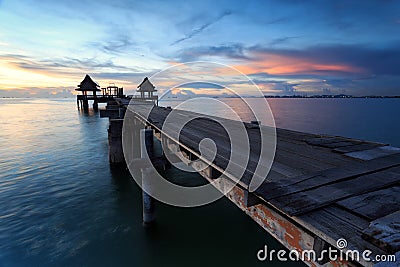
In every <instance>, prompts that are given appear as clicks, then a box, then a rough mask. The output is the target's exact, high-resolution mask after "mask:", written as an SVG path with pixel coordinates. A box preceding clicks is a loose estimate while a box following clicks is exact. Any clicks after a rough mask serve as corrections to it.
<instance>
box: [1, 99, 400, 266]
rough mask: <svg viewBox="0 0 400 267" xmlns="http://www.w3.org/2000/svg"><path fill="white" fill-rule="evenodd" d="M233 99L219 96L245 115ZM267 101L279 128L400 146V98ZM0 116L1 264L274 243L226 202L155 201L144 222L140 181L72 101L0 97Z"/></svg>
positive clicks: (159, 258)
mask: <svg viewBox="0 0 400 267" xmlns="http://www.w3.org/2000/svg"><path fill="white" fill-rule="evenodd" d="M260 100H261V99H250V100H249V101H253V102H254V103H255V105H257V103H256V102H257V101H260ZM237 101H238V100H237V99H227V100H226V103H229V104H230V105H231V106H233V107H235V106H236V107H237V109H238V110H239V112H242V113H243V114H244V115H243V116H244V117H246V112H247V111H246V109H245V108H244V109H242V108H241V106H240V103H238V102H237ZM269 103H270V105H271V108H272V110H273V112H274V115H275V120H276V125H277V126H278V127H282V128H288V129H294V130H300V131H307V132H314V133H326V134H334V135H343V136H348V137H354V138H361V139H367V140H373V141H379V142H384V143H390V144H392V145H395V146H400V116H399V115H400V99H271V100H269ZM165 104H168V105H173V103H172V104H171V103H165ZM212 112H213V113H215V114H216V115H219V112H220V111H218V110H214V111H212ZM248 119H249V120H251V119H252V118H251V116H250V115H249V116H248ZM0 122H1V124H0V144H1V146H0V267H3V266H4V267H6V266H45V267H46V266H217V265H218V266H227V265H230V266H272V265H271V263H268V262H262V263H260V262H258V261H257V259H256V253H257V251H258V250H259V249H261V248H262V247H263V246H264V244H268V247H269V248H270V249H281V248H282V246H281V245H280V244H278V242H277V241H275V240H274V239H273V238H272V237H270V236H269V235H268V234H267V233H266V232H265V231H263V230H262V229H261V227H259V226H258V225H257V224H256V223H255V222H253V221H252V220H251V219H250V218H249V217H247V216H245V215H244V214H243V213H242V212H241V211H240V210H239V209H238V208H236V207H235V206H234V205H233V204H231V203H230V202H229V201H228V200H226V199H221V200H219V201H217V202H215V203H213V204H210V205H207V206H204V207H199V208H191V209H184V208H175V207H171V206H167V205H163V204H158V205H157V217H158V219H157V221H158V224H157V225H156V227H154V228H153V229H147V230H146V229H143V227H142V214H141V212H142V207H141V195H140V191H139V188H138V186H137V185H136V184H135V183H134V182H133V181H132V180H131V179H129V174H128V173H127V172H126V171H125V170H114V169H110V167H109V165H108V154H107V153H108V147H107V130H106V129H107V125H108V120H107V119H100V118H99V115H98V113H93V112H90V113H89V114H82V113H80V112H79V111H78V110H77V109H76V103H75V100H72V99H66V100H44V99H0ZM168 175H170V176H174V177H175V178H176V179H177V180H179V179H182V180H183V179H189V178H190V179H199V177H198V176H197V175H191V176H187V175H183V174H182V173H179V172H176V171H174V170H171V171H169V173H168ZM275 264H276V263H275ZM280 265H281V266H302V264H301V263H285V264H282V263H281V264H280Z"/></svg>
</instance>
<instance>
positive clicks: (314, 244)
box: [104, 98, 400, 266]
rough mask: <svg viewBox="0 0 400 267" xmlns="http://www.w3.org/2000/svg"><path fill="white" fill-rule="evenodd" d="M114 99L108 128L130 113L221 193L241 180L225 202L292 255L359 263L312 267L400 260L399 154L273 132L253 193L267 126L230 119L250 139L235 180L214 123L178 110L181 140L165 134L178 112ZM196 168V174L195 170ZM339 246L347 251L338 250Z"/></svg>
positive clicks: (225, 139)
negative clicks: (330, 252) (212, 149)
mask: <svg viewBox="0 0 400 267" xmlns="http://www.w3.org/2000/svg"><path fill="white" fill-rule="evenodd" d="M115 100H116V103H114V106H112V105H110V107H109V108H108V111H104V112H105V113H104V114H106V113H107V112H108V113H107V114H106V115H105V116H108V117H110V121H111V120H113V119H115V120H120V121H121V118H123V117H121V112H119V113H118V109H115V107H116V106H117V107H118V106H119V107H124V108H128V110H129V111H130V112H132V113H133V114H134V116H135V117H136V118H137V119H138V120H139V121H141V123H143V125H144V126H146V127H147V128H150V129H153V130H154V133H155V136H156V137H157V138H159V139H160V140H161V139H165V138H166V139H167V140H168V142H167V143H168V147H169V148H171V151H178V150H177V149H174V146H175V147H178V148H179V150H180V151H181V152H179V153H181V155H183V156H184V157H185V159H186V163H187V164H188V165H190V164H191V162H192V161H194V159H196V162H203V165H204V166H207V168H201V169H202V171H199V173H200V174H201V175H202V176H203V177H205V178H206V179H207V180H208V181H215V180H216V179H217V180H218V182H217V183H215V185H216V187H217V189H219V190H221V191H223V190H224V188H226V187H227V186H231V185H232V184H235V181H238V183H237V184H236V185H235V186H233V189H232V190H231V191H230V192H228V193H227V194H226V197H228V198H229V199H230V200H231V201H232V202H233V203H235V204H236V205H237V206H238V207H239V208H240V209H241V210H242V211H244V212H245V213H246V214H247V215H249V216H250V217H251V218H252V219H253V220H254V221H256V222H257V223H258V224H259V225H260V226H261V227H263V228H264V229H265V230H266V231H267V232H268V233H270V234H271V235H272V236H274V237H275V238H276V239H277V240H279V241H280V242H281V243H282V244H283V245H284V246H286V247H287V248H288V249H290V250H297V251H299V252H303V251H307V250H314V251H315V252H316V255H317V257H318V255H319V253H321V252H322V250H327V249H328V248H338V246H342V247H339V248H341V251H342V252H344V253H345V252H346V251H349V252H351V251H352V250H357V251H359V252H360V256H359V257H355V256H354V255H353V257H350V258H349V259H348V260H340V259H337V260H332V259H329V258H328V257H323V258H320V259H312V258H311V257H308V259H305V262H306V263H307V264H309V265H312V266H320V265H323V266H357V265H363V266H373V265H374V264H376V263H377V262H372V261H369V260H368V259H365V258H364V257H362V256H361V253H362V252H363V251H366V250H368V251H371V254H368V258H370V259H371V260H373V259H374V258H375V257H376V256H377V255H389V254H391V255H394V254H396V253H397V264H398V261H399V260H400V255H399V251H400V230H399V229H400V207H399V203H400V149H399V148H395V147H391V146H389V145H387V144H381V143H374V142H366V141H362V140H355V139H351V138H344V137H338V136H325V135H317V134H309V133H302V132H296V131H291V130H285V129H276V153H275V158H274V161H273V164H272V167H271V170H270V172H269V174H268V176H267V177H266V179H265V180H264V182H263V183H262V185H261V186H260V187H258V188H257V190H255V191H254V192H251V191H249V183H250V181H251V179H252V177H253V175H254V174H255V173H256V168H257V166H258V165H263V164H264V163H265V164H266V165H267V162H268V160H269V159H263V158H262V155H261V153H260V151H261V149H260V147H259V146H260V139H261V131H260V127H267V126H262V125H257V124H252V123H243V122H238V121H231V120H226V119H225V122H226V123H227V124H230V125H231V126H232V127H234V126H235V124H237V126H238V127H239V126H240V125H241V126H243V124H244V126H245V130H246V132H247V135H248V137H249V140H250V155H249V160H248V164H247V165H246V166H244V168H245V169H244V170H243V175H242V176H241V177H232V174H230V173H227V172H226V171H225V168H226V167H227V166H228V164H229V159H230V158H231V141H230V138H229V135H228V133H227V132H226V131H225V130H224V128H223V127H222V126H221V125H220V124H219V123H216V122H215V121H213V119H212V118H207V117H203V118H199V115H198V114H197V113H193V112H188V111H183V110H179V111H178V113H179V114H180V116H182V118H185V120H188V121H190V122H188V123H187V124H186V125H185V126H184V127H183V128H182V129H179V133H178V135H179V138H173V137H171V135H170V134H167V133H168V132H170V131H171V126H169V127H170V128H169V129H168V131H166V129H164V122H165V120H166V118H167V116H168V114H169V113H170V112H172V110H173V109H171V108H164V107H158V106H154V107H152V110H151V112H150V114H149V115H147V112H148V108H149V105H144V104H140V103H136V104H134V105H132V104H131V105H129V99H121V98H116V99H115ZM113 110H114V111H116V112H114V114H116V115H115V116H114V117H113V115H111V113H112V111H113ZM118 114H119V115H118ZM118 116H120V117H118ZM118 118H119V119H118ZM191 118H193V120H191ZM177 130H178V129H177ZM266 133H270V131H268V130H267V131H266ZM205 138H209V139H211V140H213V141H214V143H215V144H216V147H217V154H216V157H215V160H213V161H212V162H210V161H209V160H208V159H206V158H202V155H201V153H200V151H199V144H200V141H201V140H203V139H205ZM266 140H268V136H266ZM163 141H165V140H163ZM196 164H198V163H196ZM192 167H194V168H195V169H196V165H195V164H194V163H193V165H192ZM264 167H268V166H264ZM199 169H200V168H199ZM220 227H223V226H220ZM338 240H341V241H344V242H345V244H344V245H342V243H341V244H340V245H339V242H338ZM241 245H243V246H245V245H246V244H241ZM255 253H256V252H255ZM325 256H327V255H325ZM381 264H383V263H381ZM392 264H393V263H392ZM394 264H396V263H394ZM385 266H386V265H385Z"/></svg>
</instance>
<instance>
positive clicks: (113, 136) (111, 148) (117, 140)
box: [108, 119, 125, 164]
mask: <svg viewBox="0 0 400 267" xmlns="http://www.w3.org/2000/svg"><path fill="white" fill-rule="evenodd" d="M109 122H110V125H109V127H108V159H109V161H110V164H125V158H124V152H123V150H122V126H123V123H124V120H123V119H110V121H109Z"/></svg>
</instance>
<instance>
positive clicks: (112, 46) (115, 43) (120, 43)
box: [89, 35, 136, 55]
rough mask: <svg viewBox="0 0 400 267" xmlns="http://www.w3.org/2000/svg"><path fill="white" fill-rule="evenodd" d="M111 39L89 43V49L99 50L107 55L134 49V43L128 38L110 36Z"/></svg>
mask: <svg viewBox="0 0 400 267" xmlns="http://www.w3.org/2000/svg"><path fill="white" fill-rule="evenodd" d="M110 38H111V39H107V40H104V41H100V42H91V43H89V47H90V48H92V49H93V48H94V49H100V50H101V51H103V52H104V53H107V54H114V55H118V54H122V53H123V52H126V50H127V49H129V48H132V47H135V46H136V43H135V42H133V41H132V40H131V38H130V37H129V36H126V35H120V36H118V37H115V36H112V37H110Z"/></svg>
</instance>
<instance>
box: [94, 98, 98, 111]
mask: <svg viewBox="0 0 400 267" xmlns="http://www.w3.org/2000/svg"><path fill="white" fill-rule="evenodd" d="M93 110H99V103H98V102H97V100H94V101H93Z"/></svg>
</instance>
